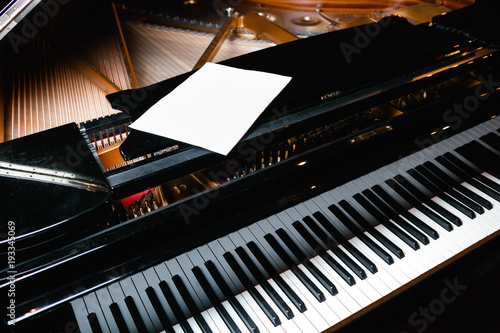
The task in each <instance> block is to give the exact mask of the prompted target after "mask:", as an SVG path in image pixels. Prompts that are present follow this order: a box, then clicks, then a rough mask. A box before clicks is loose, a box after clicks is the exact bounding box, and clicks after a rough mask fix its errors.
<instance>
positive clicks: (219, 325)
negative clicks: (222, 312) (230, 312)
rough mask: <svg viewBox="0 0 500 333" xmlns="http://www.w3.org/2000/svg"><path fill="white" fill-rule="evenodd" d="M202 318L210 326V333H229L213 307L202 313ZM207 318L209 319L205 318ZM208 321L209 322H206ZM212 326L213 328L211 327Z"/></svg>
mask: <svg viewBox="0 0 500 333" xmlns="http://www.w3.org/2000/svg"><path fill="white" fill-rule="evenodd" d="M202 314H203V317H204V318H205V320H206V321H207V323H208V324H209V325H210V328H212V331H214V332H220V333H230V332H231V331H230V330H229V328H228V327H227V326H226V324H225V323H224V321H223V320H222V318H221V317H220V316H219V314H218V313H217V310H215V308H214V307H211V308H208V309H207V310H206V311H203V312H202ZM207 317H209V318H207ZM208 319H210V321H209V320H208ZM212 324H213V325H214V326H212Z"/></svg>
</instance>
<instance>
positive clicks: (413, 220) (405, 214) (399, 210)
mask: <svg viewBox="0 0 500 333" xmlns="http://www.w3.org/2000/svg"><path fill="white" fill-rule="evenodd" d="M372 190H373V191H374V192H375V193H377V194H378V195H379V196H380V197H381V198H382V199H383V200H384V201H385V202H386V203H387V204H388V205H389V206H390V207H392V208H393V209H394V210H395V211H396V212H397V213H398V214H401V215H402V216H403V217H404V218H406V219H407V220H408V221H410V222H411V223H413V224H414V225H415V226H416V227H417V228H419V229H420V230H422V231H423V232H424V233H425V234H426V235H427V236H429V237H431V238H432V239H438V238H439V234H438V232H437V231H436V230H434V228H432V227H430V226H428V225H427V224H426V223H425V222H423V221H422V220H420V219H419V218H417V217H416V216H415V215H413V214H411V213H410V212H408V211H407V210H406V209H404V208H403V206H401V205H400V204H399V203H398V202H397V201H396V199H394V198H393V197H391V196H390V195H389V193H387V192H386V191H385V190H384V189H383V188H382V187H380V186H379V185H375V186H373V187H372Z"/></svg>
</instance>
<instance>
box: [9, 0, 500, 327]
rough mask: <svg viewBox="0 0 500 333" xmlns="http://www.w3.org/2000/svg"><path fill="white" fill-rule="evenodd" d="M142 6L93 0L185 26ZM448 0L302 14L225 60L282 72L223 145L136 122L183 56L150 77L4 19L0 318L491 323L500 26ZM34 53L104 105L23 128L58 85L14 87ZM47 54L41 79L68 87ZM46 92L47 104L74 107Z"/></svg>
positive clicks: (499, 182)
mask: <svg viewBox="0 0 500 333" xmlns="http://www.w3.org/2000/svg"><path fill="white" fill-rule="evenodd" d="M49 3H51V4H52V5H51V6H54V4H55V3H56V2H54V1H52V2H49ZM249 3H250V4H248V6H249V7H251V6H252V4H251V2H249ZM272 3H273V2H270V6H271V5H272ZM57 4H58V5H59V6H60V7H61V8H60V10H61V11H62V10H63V7H64V5H66V3H64V1H58V2H57ZM153 4H154V3H153ZM153 4H148V2H147V1H145V2H144V3H142V4H141V5H143V6H145V7H147V6H152V7H147V8H148V9H143V10H138V11H136V10H135V9H133V8H132V6H131V5H130V4H129V3H126V2H124V3H123V4H122V6H117V5H115V4H113V5H112V6H110V7H104V8H105V9H106V10H109V13H114V14H115V16H114V17H115V18H116V19H117V21H118V25H117V27H118V29H117V30H118V31H117V33H118V35H120V33H123V31H121V29H120V28H122V27H123V26H122V24H123V23H120V21H119V19H120V18H121V19H122V20H123V19H125V18H127V19H132V20H134V21H136V22H137V21H140V22H143V20H147V19H151V20H153V17H154V23H155V24H160V23H161V22H164V21H176V20H177V21H182V22H181V23H182V24H186V20H179V19H178V17H177V16H175V15H172V16H168V15H163V16H162V15H157V13H158V11H157V8H155V9H154V10H153V9H151V8H153V7H154V6H153ZM43 5H45V6H49V5H48V4H47V3H43V2H42V6H43ZM233 5H234V4H233ZM68 6H69V4H68ZM139 7H140V6H139ZM264 7H265V6H264ZM36 8H52V9H54V8H55V7H35V9H34V10H31V13H34V14H33V15H37V13H38V17H40V14H39V13H40V11H37V10H36ZM245 8H246V7H245ZM256 8H261V7H256ZM243 9H244V8H243ZM438 9H439V10H443V12H442V13H440V14H437V15H434V16H433V17H431V19H430V20H429V21H428V22H421V23H418V22H415V21H414V19H413V18H411V17H405V16H404V15H398V14H397V12H394V10H395V9H394V10H392V9H391V11H390V13H388V14H387V15H381V14H380V13H381V12H380V11H377V15H378V16H380V17H378V18H379V19H378V20H373V19H371V21H370V22H365V19H366V17H367V15H364V14H360V15H358V16H356V20H357V22H355V24H353V25H352V26H347V27H342V28H341V29H340V28H339V29H330V30H331V31H322V32H321V33H311V30H310V26H311V25H312V24H311V22H312V20H313V18H314V16H312V14H311V17H309V19H307V20H306V21H307V22H306V23H304V24H303V25H301V27H304V30H301V31H298V32H296V34H297V35H300V34H304V36H302V37H299V38H297V39H296V40H292V41H288V42H284V43H281V44H278V45H267V44H266V46H265V47H263V48H261V49H259V50H256V51H252V52H249V53H246V54H243V55H237V56H232V57H229V58H227V59H224V60H220V61H219V62H220V63H221V64H224V65H227V66H233V67H236V68H242V69H251V70H260V71H265V72H271V73H275V74H282V75H287V76H291V77H292V81H291V82H290V84H289V85H288V86H287V87H286V88H285V89H284V90H283V91H282V92H281V93H280V94H279V95H278V96H277V97H276V98H275V99H274V100H273V101H272V102H271V104H270V105H269V106H268V107H267V108H266V110H264V112H263V113H262V115H261V116H260V117H259V119H258V120H257V121H256V122H255V123H254V124H253V125H252V127H251V128H250V129H249V130H248V132H247V133H246V134H245V135H244V136H243V138H242V139H241V140H240V142H239V143H238V144H237V145H236V146H235V148H234V149H233V150H232V151H231V152H230V153H229V154H228V155H227V156H223V155H220V154H217V153H214V152H211V151H208V150H205V149H203V148H200V147H197V146H192V145H189V144H186V143H183V142H179V141H175V140H172V139H167V138H162V137H158V136H155V135H152V134H148V133H144V132H139V131H136V130H133V129H130V128H129V125H130V124H131V123H132V122H133V121H135V120H136V119H137V118H138V117H139V116H140V115H142V114H143V113H144V112H146V111H147V110H148V109H149V108H150V107H151V106H152V105H153V104H155V103H156V102H157V101H158V100H160V99H161V98H162V97H163V96H165V95H166V94H168V93H169V92H170V91H172V90H173V89H175V88H176V87H177V86H178V85H179V84H180V83H182V82H183V81H184V80H186V79H187V78H188V77H190V76H191V75H192V74H193V73H195V70H189V71H185V72H183V73H180V74H176V75H173V76H172V77H169V78H166V79H164V80H153V82H148V81H147V80H146V79H141V77H140V75H137V77H135V75H134V74H133V71H131V69H132V66H131V65H133V64H134V62H133V61H131V62H130V63H128V65H125V66H124V67H123V68H122V72H123V73H124V76H123V77H125V78H127V79H130V80H129V81H127V80H123V77H121V78H118V79H116V80H115V81H114V82H112V81H113V80H109V79H108V78H106V76H105V75H101V74H102V73H100V71H99V69H98V68H97V69H96V66H91V65H89V64H88V63H87V62H85V61H82V60H81V58H80V56H81V54H78V52H72V51H74V49H73V50H71V49H66V48H65V47H64V46H62V45H63V44H64V37H61V35H59V36H54V33H53V31H52V30H51V29H55V28H54V27H52V24H47V26H46V27H43V28H44V29H45V28H47V31H45V30H44V29H42V27H39V26H37V27H39V28H40V31H39V32H38V34H36V36H35V35H33V36H32V39H33V40H29V41H28V42H26V43H24V42H23V40H22V39H19V38H21V37H23V38H25V37H27V36H26V35H23V30H15V28H13V31H12V32H11V33H14V34H16V33H17V37H15V38H14V39H12V38H10V39H9V38H5V37H4V39H3V40H2V41H3V42H5V44H3V45H7V46H9V44H10V46H11V47H12V45H13V44H12V41H15V42H16V41H17V44H14V45H15V46H16V47H19V50H18V51H19V53H16V51H15V50H12V49H10V51H7V52H5V53H4V54H2V59H3V60H4V64H11V66H10V67H11V69H13V70H12V71H11V70H10V69H9V68H8V67H4V68H3V71H4V72H5V73H7V75H6V77H9V78H11V80H12V81H10V82H13V84H12V83H10V82H7V84H6V82H4V87H7V89H5V91H4V92H3V96H4V97H5V103H4V105H3V107H4V113H5V115H4V119H8V121H5V126H4V127H5V130H4V140H5V141H4V142H3V143H1V144H0V177H1V183H0V198H1V199H2V209H1V210H0V211H1V213H0V222H1V228H2V229H1V234H2V235H3V236H2V238H3V239H1V240H0V244H1V246H2V247H1V251H2V253H3V255H2V258H3V260H4V263H5V264H3V265H2V271H1V274H0V292H1V294H2V299H3V303H2V304H3V307H2V308H3V309H4V310H2V311H3V313H2V320H3V321H2V323H1V325H2V326H1V327H2V329H3V330H5V331H7V332H94V333H95V332H247V331H250V332H358V331H361V330H371V331H381V332H424V331H427V332H443V331H450V330H459V331H464V330H465V331H472V330H473V331H484V332H494V331H497V330H498V329H499V328H500V327H499V324H498V321H497V320H496V313H497V310H498V306H497V305H496V304H497V300H498V296H500V290H499V288H498V283H497V281H498V276H499V274H500V268H499V266H498V263H499V259H500V251H499V250H500V248H499V242H500V238H499V230H500V218H499V211H498V205H499V203H500V174H499V170H500V168H499V162H500V120H499V119H500V118H498V117H497V115H498V112H499V109H498V106H499V103H500V101H499V89H500V73H499V54H498V52H499V51H498V46H499V44H498V43H499V40H500V37H499V36H498V34H497V32H498V31H499V30H498V27H497V26H496V25H497V24H496V23H495V21H494V19H491V18H492V17H491V16H492V13H493V12H492V10H491V8H489V7H488V5H486V3H483V2H478V1H476V2H475V3H474V4H470V5H468V6H464V7H463V8H453V10H444V9H442V7H439V8H438ZM39 10H41V9H39ZM276 10H278V9H276ZM301 10H304V9H301ZM103 11H104V10H103ZM151 13H153V14H151ZM216 13H219V14H220V12H219V11H216ZM273 13H274V12H273ZM311 13H316V14H315V15H318V17H323V19H325V17H326V18H328V17H331V16H328V13H327V12H326V13H325V12H321V14H320V13H319V12H318V11H313V12H311ZM382 13H383V12H382ZM419 13H420V11H419ZM431 13H434V14H435V13H436V6H435V5H432V9H431ZM227 14H228V15H229V16H231V15H232V13H231V11H227ZM245 15H249V14H248V13H247V14H245ZM59 16H62V14H61V15H54V18H57V19H59V20H62V21H65V19H64V18H63V17H59ZM216 16H217V15H216ZM382 16H383V17H382ZM27 17H28V20H29V19H30V16H29V15H27ZM112 17H113V16H112ZM304 17H305V16H304ZM219 18H220V17H219ZM358 19H360V20H358ZM356 20H354V21H356ZM160 21H161V22H160ZM188 21H189V20H188ZM372 21H373V22H372ZM22 22H23V21H20V22H19V23H18V24H17V25H18V29H23V28H24V26H23V23H22ZM31 22H35V21H31ZM301 22H302V21H301ZM328 22H329V21H328V20H327V23H328ZM337 22H339V21H337ZM65 23H67V22H65ZM329 23H331V22H329ZM54 25H55V26H57V24H54ZM207 26H208V25H207ZM129 29H130V28H129ZM158 29H159V28H158ZM308 29H309V30H308ZM109 30H113V29H109ZM106 31H108V30H106ZM113 31H114V30H113ZM129 31H130V30H129ZM292 32H293V31H292ZM204 33H205V34H206V33H207V32H204ZM245 33H246V32H245ZM7 36H8V35H7ZM16 38H17V39H16ZM235 38H238V37H235ZM258 43H260V42H258ZM49 45H50V47H49ZM35 46H41V49H42V50H44V52H45V53H44V54H45V55H46V57H44V58H43V61H48V59H50V58H51V57H54V58H55V57H59V56H60V55H59V54H56V53H55V52H56V51H54V50H58V51H61V52H63V53H62V54H63V55H64V56H63V57H62V58H66V56H68V57H71V58H72V59H73V60H76V63H77V67H79V68H80V70H82V69H83V70H82V72H85V73H84V74H82V75H86V76H87V78H89V80H93V82H94V83H93V84H94V86H98V87H99V93H96V95H91V94H90V93H89V94H88V95H85V96H86V98H88V99H89V101H88V104H89V105H91V106H92V105H94V104H92V103H95V105H97V104H100V103H102V102H101V101H100V100H99V101H96V99H98V98H97V97H95V96H101V97H102V98H103V99H104V101H105V103H104V104H105V105H106V106H105V107H104V108H105V109H106V111H104V113H105V114H103V115H102V116H100V117H96V118H97V119H90V118H89V119H85V120H83V121H75V120H73V121H67V122H66V123H65V124H59V123H57V122H56V121H54V126H52V127H51V128H48V129H43V128H42V127H43V126H44V125H43V123H48V122H49V120H50V119H57V117H54V118H51V116H47V115H46V114H45V116H46V117H47V121H45V118H43V119H44V120H43V121H42V120H41V118H42V116H40V117H39V118H40V123H42V125H39V124H37V125H32V124H33V121H34V120H35V118H37V116H36V115H35V113H34V112H33V111H34V110H36V109H37V107H39V108H40V109H41V108H42V106H44V105H45V104H44V103H46V100H49V94H46V95H47V96H46V97H45V98H46V100H45V99H42V98H41V97H40V98H39V99H38V98H32V99H31V100H30V101H29V102H27V101H26V100H28V99H29V98H25V99H24V100H23V99H22V98H21V97H20V96H22V95H21V94H20V93H19V92H18V91H17V90H16V88H20V87H22V89H20V90H24V93H25V95H24V96H27V95H29V94H28V93H31V92H33V95H32V96H42V95H44V93H43V92H44V90H43V89H42V88H43V87H42V88H40V90H41V91H42V94H41V95H38V94H37V92H36V91H38V89H39V88H37V87H36V86H35V85H30V84H24V86H23V84H22V82H29V80H28V79H29V75H24V78H22V77H23V75H21V74H19V73H20V72H18V71H17V70H18V69H19V68H21V67H23V68H29V67H30V64H29V63H26V64H21V65H19V64H15V60H16V59H20V60H27V59H31V58H30V57H31V56H30V54H24V53H23V50H22V49H23V47H26V48H27V50H28V51H32V50H33V49H31V47H35ZM120 48H121V49H122V51H123V49H126V47H125V44H122V45H121V47H118V49H120ZM52 52H54V53H52ZM125 54H127V52H125ZM126 58H127V56H124V59H126ZM11 61H12V62H11ZM126 63H127V61H126ZM19 66H20V67H19ZM37 66H38V69H42V70H43V72H45V74H47V73H48V74H47V76H41V75H40V76H39V77H38V76H36V75H34V77H35V79H36V80H39V84H40V86H43V85H46V86H47V87H48V86H50V85H49V84H48V82H49V81H50V80H53V81H51V82H54V83H57V82H59V81H58V80H61V81H62V80H63V76H64V75H62V74H61V73H62V72H60V71H59V70H58V67H57V66H55V65H50V64H49V65H47V66H46V67H44V66H42V65H39V64H38V65H33V67H37ZM51 68H52V69H53V71H51ZM85 70H86V71H85ZM106 71H113V69H110V68H107V69H106V68H104V69H102V71H101V72H106ZM50 73H53V76H51V75H50ZM137 74H140V73H137ZM43 77H48V78H47V81H46V82H43V80H42V79H41V78H43ZM134 77H135V78H134ZM26 78H28V79H26ZM137 79H139V83H137ZM23 80H25V81H23ZM141 80H142V81H141ZM10 84H12V86H11V87H10V88H9V85H10ZM69 87H70V88H71V87H73V88H74V89H79V87H80V86H78V85H77V84H76V83H75V84H74V85H69ZM55 90H56V91H55V92H54V93H53V96H51V97H52V98H54V99H55V100H60V99H62V102H58V103H60V104H52V107H53V108H55V109H58V108H60V107H62V105H63V104H66V106H68V107H70V108H71V107H72V106H73V105H77V106H78V108H80V104H78V103H77V104H73V102H71V98H69V97H65V94H64V93H63V92H62V91H59V92H58V91H57V89H55ZM9 96H12V97H9ZM56 97H57V98H56ZM75 100H76V99H75ZM80 100H83V101H84V100H85V97H83V98H80ZM242 102H243V101H242ZM54 103H55V102H54ZM75 103H76V102H75ZM16 105H17V106H20V105H22V106H23V108H22V109H21V110H18V109H17V108H16ZM54 105H56V107H54ZM93 107H94V106H92V108H93ZM82 109H83V108H82ZM10 110H13V112H12V113H10V114H8V113H9V112H10ZM78 110H80V109H78ZM78 110H75V111H78ZM75 113H76V112H75ZM237 113H238V106H237V105H235V117H237ZM16 115H18V118H20V119H21V120H20V122H19V123H17V122H16V121H18V120H19V119H17V120H16ZM45 116H44V117H45ZM78 116H79V115H78ZM75 117H76V118H74V119H79V118H78V117H77V116H76V115H75ZM49 118H50V119H49ZM62 118H63V117H62V116H61V119H62ZM70 118H71V117H67V118H65V119H70ZM26 120H28V122H26ZM23 121H24V123H22V122H23ZM10 123H12V124H14V123H15V125H14V126H12V128H10V129H9V128H8V126H9V125H10ZM27 123H29V124H31V125H27ZM49 127H50V126H49ZM37 129H40V130H37ZM30 130H31V131H32V132H33V133H28V132H30ZM214 130H217V129H214Z"/></svg>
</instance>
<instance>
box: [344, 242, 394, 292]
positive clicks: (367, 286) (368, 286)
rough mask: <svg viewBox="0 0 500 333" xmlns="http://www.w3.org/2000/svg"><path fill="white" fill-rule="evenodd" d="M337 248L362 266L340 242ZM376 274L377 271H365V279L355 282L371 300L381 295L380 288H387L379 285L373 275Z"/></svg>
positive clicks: (378, 281)
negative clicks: (373, 272)
mask: <svg viewBox="0 0 500 333" xmlns="http://www.w3.org/2000/svg"><path fill="white" fill-rule="evenodd" d="M338 248H339V249H341V250H342V251H344V253H345V254H346V255H347V256H348V257H350V258H351V259H352V260H353V261H354V262H355V263H357V264H358V265H359V266H362V265H361V263H360V262H359V261H358V260H357V259H356V258H355V257H354V256H353V255H352V254H351V253H350V252H349V251H347V250H346V248H345V247H344V246H343V245H342V244H340V245H339V246H338ZM376 274H377V273H375V274H371V273H370V272H367V277H366V279H363V280H361V279H357V280H356V283H357V284H358V286H359V287H360V288H361V289H362V290H363V292H364V294H365V295H366V296H368V297H369V298H370V299H371V300H372V302H375V301H376V300H378V299H379V298H380V297H382V294H381V293H382V291H381V290H386V289H387V287H386V286H385V285H381V281H380V280H379V279H378V278H377V277H376V276H375V275H376ZM373 277H374V278H373ZM384 294H385V293H384Z"/></svg>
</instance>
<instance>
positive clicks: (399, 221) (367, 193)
mask: <svg viewBox="0 0 500 333" xmlns="http://www.w3.org/2000/svg"><path fill="white" fill-rule="evenodd" d="M362 193H363V194H364V195H365V196H366V197H367V198H368V200H370V201H371V202H372V203H373V204H374V205H375V206H376V207H378V208H379V209H380V210H381V211H382V212H383V213H384V214H385V216H386V217H387V218H390V219H392V220H393V221H394V222H395V223H396V224H397V225H398V226H400V227H401V228H402V229H404V230H406V232H408V233H409V234H410V235H412V236H413V237H415V239H417V240H418V241H420V242H421V243H422V244H424V245H427V244H429V239H428V238H427V236H425V235H424V234H423V233H422V232H421V231H420V230H418V229H417V228H415V227H414V226H412V225H411V224H409V223H408V222H406V221H405V220H403V219H402V218H401V217H399V215H397V213H395V211H393V210H391V208H390V207H389V206H388V205H387V204H386V203H384V202H383V201H382V199H380V198H379V197H377V196H376V195H375V193H373V192H372V191H370V190H368V189H366V190H364V191H363V192H362ZM417 245H418V243H417ZM410 246H411V245H410ZM417 248H418V246H416V247H415V248H414V249H417Z"/></svg>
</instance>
